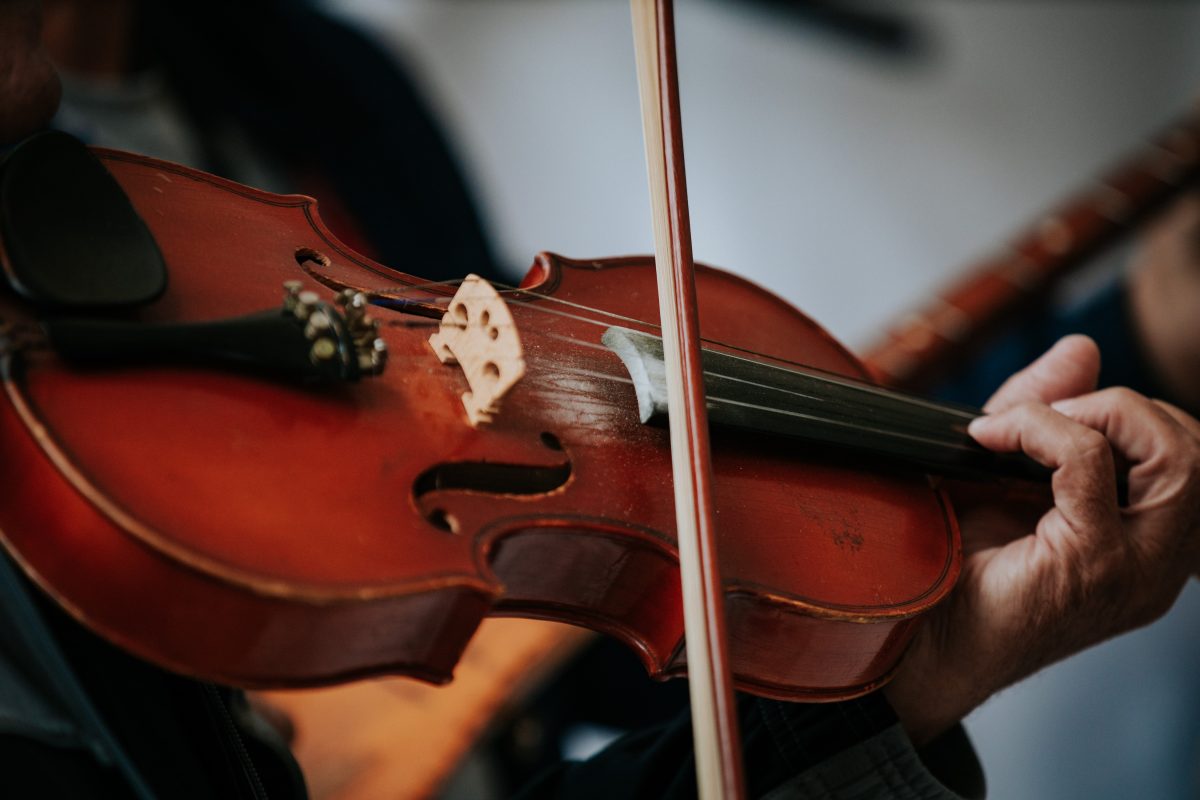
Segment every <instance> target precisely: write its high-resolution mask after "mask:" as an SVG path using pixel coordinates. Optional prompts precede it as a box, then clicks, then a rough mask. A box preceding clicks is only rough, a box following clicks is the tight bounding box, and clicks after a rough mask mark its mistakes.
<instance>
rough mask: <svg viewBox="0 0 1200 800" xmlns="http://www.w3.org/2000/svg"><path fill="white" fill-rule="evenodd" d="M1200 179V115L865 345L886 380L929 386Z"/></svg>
mask: <svg viewBox="0 0 1200 800" xmlns="http://www.w3.org/2000/svg"><path fill="white" fill-rule="evenodd" d="M1197 178H1200V114H1197V113H1196V112H1193V113H1190V114H1188V115H1187V116H1185V117H1183V118H1182V119H1180V120H1177V121H1176V122H1175V123H1174V124H1172V125H1171V126H1169V127H1168V128H1167V129H1165V130H1164V131H1163V132H1162V133H1160V134H1159V135H1158V136H1156V137H1154V138H1153V139H1151V140H1150V141H1149V142H1148V143H1147V144H1146V145H1144V146H1143V148H1142V149H1141V150H1139V152H1138V153H1136V154H1135V155H1134V156H1133V157H1132V158H1129V159H1128V160H1126V161H1124V162H1122V163H1120V164H1119V165H1117V166H1116V167H1114V168H1113V169H1111V170H1110V171H1109V172H1108V173H1106V174H1105V175H1104V176H1103V177H1102V178H1101V179H1100V180H1099V181H1098V182H1097V183H1096V184H1094V185H1093V187H1092V188H1089V189H1087V190H1085V191H1083V192H1080V193H1079V194H1076V195H1074V196H1073V197H1070V198H1068V199H1067V200H1066V201H1065V202H1063V203H1061V204H1060V205H1058V206H1057V207H1055V208H1053V209H1051V210H1050V211H1048V212H1047V213H1045V214H1043V215H1042V216H1041V217H1039V218H1038V220H1037V221H1036V222H1035V223H1034V224H1033V225H1032V226H1030V227H1029V228H1027V229H1026V230H1024V231H1022V232H1021V233H1019V234H1018V235H1017V236H1016V237H1014V238H1013V239H1012V240H1011V241H1010V242H1009V244H1008V245H1007V246H1005V247H1004V248H1002V249H1001V250H1000V251H999V252H998V253H997V254H996V255H994V256H992V257H990V258H988V259H985V260H984V261H982V262H980V263H978V264H976V265H975V266H974V267H973V268H972V269H970V270H969V271H968V273H967V275H966V277H964V278H962V279H961V280H958V281H956V282H955V283H953V284H952V285H951V286H950V287H949V288H948V289H946V291H944V292H942V293H941V294H940V295H938V297H937V298H935V299H934V301H933V302H932V303H929V304H928V305H927V306H925V307H924V308H921V309H918V310H916V311H915V312H912V313H909V314H906V315H905V316H904V318H903V321H902V322H900V323H899V324H897V325H896V326H895V327H893V328H892V329H891V330H889V331H888V332H887V333H886V334H884V336H883V337H882V338H881V339H880V340H879V341H878V342H877V343H876V344H874V345H873V346H871V347H869V348H867V350H866V351H865V352H866V355H865V356H864V357H863V361H864V363H865V364H866V366H867V368H868V369H869V370H870V371H871V372H872V374H874V375H875V376H876V378H877V379H878V380H879V382H881V383H885V384H887V385H889V386H895V387H898V388H904V389H909V390H917V389H923V388H928V387H929V386H931V385H933V383H934V382H935V381H936V380H937V379H938V378H940V377H942V376H944V375H946V374H948V373H949V372H950V371H952V370H953V369H954V368H955V367H956V366H957V365H959V364H961V363H963V362H964V361H965V360H966V359H967V358H968V357H970V356H971V355H972V354H973V352H974V351H975V350H976V349H977V348H978V347H979V346H980V345H981V344H983V343H984V342H986V340H987V337H988V336H989V335H990V334H991V333H993V332H994V331H995V330H996V329H997V328H998V327H1000V326H1002V325H1003V324H1004V323H1005V322H1007V321H1009V320H1011V319H1012V318H1013V317H1014V316H1016V315H1017V314H1019V313H1020V312H1021V311H1022V310H1025V309H1027V308H1028V307H1029V306H1030V305H1031V304H1032V303H1034V302H1036V301H1037V300H1038V298H1040V297H1042V296H1044V293H1045V292H1046V290H1047V289H1048V288H1049V287H1051V286H1052V285H1053V284H1055V283H1056V282H1057V281H1059V280H1061V279H1062V278H1063V277H1065V276H1066V275H1068V274H1070V272H1071V271H1072V270H1073V269H1075V268H1076V267H1078V266H1080V265H1082V264H1084V263H1086V262H1087V261H1088V259H1090V258H1092V257H1094V256H1095V255H1097V254H1099V253H1100V252H1101V251H1102V250H1104V249H1105V248H1107V247H1109V246H1111V245H1113V244H1115V243H1116V242H1118V241H1119V240H1120V239H1121V238H1123V236H1124V235H1125V234H1127V233H1129V232H1130V231H1132V230H1134V229H1135V228H1136V227H1137V226H1139V225H1140V224H1142V223H1143V222H1145V221H1146V220H1147V219H1148V218H1149V217H1150V216H1151V215H1152V214H1153V213H1154V212H1156V211H1157V210H1159V209H1161V208H1162V207H1163V206H1164V205H1165V204H1166V203H1167V202H1169V201H1170V200H1171V199H1172V198H1174V197H1175V196H1177V195H1178V194H1179V193H1180V192H1182V191H1183V190H1184V189H1186V188H1187V187H1189V186H1191V185H1193V184H1194V183H1195V182H1196V180H1197Z"/></svg>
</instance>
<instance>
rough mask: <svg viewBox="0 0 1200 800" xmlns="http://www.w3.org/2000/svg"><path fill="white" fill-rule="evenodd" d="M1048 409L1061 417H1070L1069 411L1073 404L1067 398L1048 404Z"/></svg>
mask: <svg viewBox="0 0 1200 800" xmlns="http://www.w3.org/2000/svg"><path fill="white" fill-rule="evenodd" d="M1050 407H1051V408H1053V409H1054V410H1055V411H1057V412H1058V413H1060V414H1062V415H1063V416H1067V417H1069V416H1071V409H1073V408H1074V407H1075V403H1074V402H1073V401H1072V399H1071V398H1067V399H1066V400H1055V401H1054V402H1053V403H1051V404H1050Z"/></svg>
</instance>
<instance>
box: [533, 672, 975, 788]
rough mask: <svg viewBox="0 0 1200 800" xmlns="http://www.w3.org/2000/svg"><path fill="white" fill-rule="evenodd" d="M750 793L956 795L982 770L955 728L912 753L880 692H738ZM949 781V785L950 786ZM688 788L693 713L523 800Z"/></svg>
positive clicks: (550, 778)
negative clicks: (804, 699)
mask: <svg viewBox="0 0 1200 800" xmlns="http://www.w3.org/2000/svg"><path fill="white" fill-rule="evenodd" d="M738 710H739V717H740V723H741V734H742V748H743V751H744V756H745V769H746V779H747V783H748V787H749V796H750V797H755V798H765V799H767V800H783V798H819V799H820V800H851V799H853V800H875V799H876V798H901V799H903V800H909V799H910V798H911V799H912V800H916V799H917V798H920V800H959V799H960V798H963V797H966V798H975V797H982V791H983V781H982V772H981V770H980V769H979V765H978V761H977V760H976V759H975V755H974V752H973V751H972V750H971V746H970V744H969V742H968V741H967V739H966V736H965V734H963V733H962V731H961V728H959V729H956V730H955V731H952V732H951V733H950V734H948V735H947V736H944V737H942V739H940V740H938V741H937V742H934V743H933V744H932V745H931V746H930V747H929V748H923V749H922V750H921V752H918V751H917V750H916V749H915V748H914V747H913V745H912V743H911V742H910V741H909V739H908V737H907V736H906V735H905V734H904V732H903V730H902V729H901V728H900V725H899V723H898V722H897V720H896V716H895V714H894V713H893V712H892V710H891V708H890V707H889V706H888V704H887V701H885V700H884V699H883V698H882V697H881V696H880V695H878V694H872V695H868V696H866V697H862V698H859V699H857V700H850V701H846V702H841V703H821V704H803V703H781V702H776V701H772V700H763V699H761V698H754V697H750V696H747V695H740V696H739V698H738ZM951 785H952V786H954V787H955V789H954V790H952V789H950V788H947V787H948V786H951ZM695 796H696V778H695V761H694V758H693V756H692V735H691V720H690V718H689V717H688V716H687V714H686V713H685V714H682V715H680V716H679V717H677V718H676V719H675V720H673V721H672V722H670V723H667V724H665V725H660V726H657V727H654V728H651V729H648V730H644V731H639V732H637V733H633V734H630V735H628V736H625V737H622V738H621V739H619V740H617V741H616V742H615V743H614V744H612V745H610V746H609V747H608V748H607V749H605V750H604V751H603V752H601V753H600V754H599V755H597V756H595V757H593V758H591V759H589V760H588V761H585V762H581V763H576V764H564V765H560V766H559V767H558V768H556V769H554V770H553V771H551V772H549V773H547V774H545V775H543V776H542V778H541V779H540V780H539V781H537V782H536V783H535V784H534V785H532V786H530V787H528V789H527V790H526V791H525V792H524V793H523V794H522V795H521V797H522V798H523V800H534V798H541V799H544V800H565V798H571V800H586V799H587V798H613V797H621V798H631V799H632V798H644V799H645V800H650V798H653V800H684V798H689V799H690V798H694V797H695Z"/></svg>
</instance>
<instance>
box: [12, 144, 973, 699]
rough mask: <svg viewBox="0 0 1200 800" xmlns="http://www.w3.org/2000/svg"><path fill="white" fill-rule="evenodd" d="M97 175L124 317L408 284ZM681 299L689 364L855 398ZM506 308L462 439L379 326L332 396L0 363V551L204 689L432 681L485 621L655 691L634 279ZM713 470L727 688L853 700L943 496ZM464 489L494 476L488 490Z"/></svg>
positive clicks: (659, 600)
mask: <svg viewBox="0 0 1200 800" xmlns="http://www.w3.org/2000/svg"><path fill="white" fill-rule="evenodd" d="M104 160H105V162H106V164H107V166H108V167H109V169H110V170H111V171H112V172H113V174H114V175H115V176H116V177H117V179H118V181H119V182H120V183H121V184H122V185H123V187H124V188H125V189H126V191H127V192H128V193H129V194H130V195H131V197H132V199H133V202H134V205H135V206H136V207H137V209H138V211H139V212H140V213H141V215H142V216H143V217H144V219H145V220H146V222H147V224H148V225H149V226H150V228H151V230H152V231H153V232H154V235H155V237H156V239H157V240H158V242H159V245H160V247H161V249H162V250H163V252H164V254H165V256H166V258H167V262H168V266H169V269H170V275H171V282H170V285H169V287H168V290H167V293H166V295H165V296H164V297H163V299H162V300H160V301H159V302H158V303H156V304H155V305H153V306H151V307H150V308H148V309H147V310H146V311H145V315H144V316H145V318H146V319H151V320H158V321H168V320H175V321H191V320H202V319H212V318H218V317H225V316H230V315H234V314H239V313H249V312H252V311H258V310H262V309H264V308H268V307H271V306H274V305H276V304H277V303H278V302H279V298H280V296H281V291H280V288H279V287H280V285H281V283H282V281H284V280H288V279H291V278H296V277H300V278H304V279H305V280H306V281H309V282H311V283H313V284H320V285H321V286H322V287H324V288H322V289H321V293H322V295H323V296H327V295H330V294H332V292H333V291H336V290H338V289H341V288H344V287H349V288H353V289H357V290H363V291H376V292H383V291H388V292H395V291H396V290H398V289H402V288H403V287H405V286H414V285H417V286H419V285H420V284H421V281H420V280H419V279H418V278H415V277H411V276H409V275H406V274H404V273H401V272H397V271H394V270H391V269H387V268H385V267H382V266H380V265H378V264H374V263H372V262H370V261H368V260H366V259H363V258H360V257H359V256H357V255H356V254H354V253H352V252H350V251H349V250H347V249H346V248H344V247H343V246H342V245H340V244H339V243H338V242H337V241H336V240H335V239H333V237H332V236H331V235H330V234H329V233H328V232H327V231H326V230H325V229H324V228H323V226H322V225H321V224H320V222H319V220H318V219H317V218H316V214H315V203H314V201H312V200H310V199H308V198H302V197H280V196H274V195H269V194H266V193H262V192H258V191H255V190H251V189H247V188H245V187H240V186H237V185H235V184H232V183H229V182H227V181H223V180H220V179H217V178H214V177H211V176H208V175H204V174H202V173H198V172H195V171H192V170H188V169H185V168H182V167H178V166H175V165H170V164H166V163H164V162H158V161H154V160H151V159H146V158H142V157H137V156H130V155H125V154H118V153H111V152H110V153H106V154H105V155H104ZM419 268H420V265H412V269H413V271H414V272H417V271H419ZM697 281H698V291H699V297H700V311H701V319H702V320H703V322H702V334H703V336H704V337H705V339H706V346H707V347H716V348H719V349H725V350H727V351H729V352H736V353H743V354H744V353H747V352H751V353H757V354H759V357H762V358H768V359H775V360H779V361H781V362H782V361H788V362H800V363H805V364H809V365H812V366H817V367H820V368H824V369H830V370H836V371H842V372H845V373H850V374H856V375H862V370H861V368H860V367H859V366H858V364H857V362H856V361H855V360H854V358H853V357H852V356H850V354H849V353H847V352H846V351H845V350H844V349H843V348H842V347H840V346H839V345H837V344H836V343H835V342H834V341H833V340H831V339H830V338H829V337H828V335H827V334H825V333H824V331H822V330H820V329H819V328H818V327H817V326H816V325H815V324H814V323H812V322H811V321H809V320H808V319H806V318H805V317H803V316H802V315H801V314H799V313H798V312H797V311H796V310H795V309H793V308H792V307H790V306H789V305H787V304H786V303H784V302H783V301H782V300H780V299H778V298H776V297H774V296H773V295H771V294H769V293H767V292H765V291H764V290H762V289H760V288H758V287H756V286H753V285H752V284H749V283H748V282H746V281H743V280H741V279H738V278H736V277H734V276H731V275H729V274H727V273H723V272H720V271H718V270H713V269H706V268H701V269H700V270H699V271H698V275H697ZM525 286H526V288H527V289H528V290H529V291H528V292H526V293H522V294H515V295H511V296H510V298H509V300H510V306H511V308H512V311H513V316H514V319H515V320H516V322H517V325H518V326H519V328H520V332H521V337H522V340H523V342H524V346H525V357H526V361H527V369H528V372H527V374H526V377H525V378H524V379H523V380H522V382H521V383H519V384H518V385H517V386H516V387H515V388H514V390H513V391H512V392H511V393H510V395H509V396H508V397H507V398H506V399H505V401H504V406H503V409H502V411H501V413H500V415H499V416H498V417H497V419H496V421H495V423H493V424H492V425H490V426H487V427H484V428H480V429H476V428H472V427H470V426H469V425H468V424H467V423H466V421H465V416H464V412H463V409H462V405H461V402H460V400H459V395H460V394H461V392H462V391H463V390H464V388H465V380H464V379H463V377H462V375H461V373H459V372H456V371H455V370H454V369H453V368H452V367H448V366H445V365H443V364H441V363H440V362H439V361H438V360H437V359H436V357H435V356H434V355H433V353H432V351H431V350H430V349H429V347H428V345H427V343H426V340H427V338H428V335H429V333H431V332H432V328H431V327H430V326H429V325H428V324H427V323H428V321H429V319H428V317H423V316H417V315H414V314H403V313H400V312H394V311H385V310H382V309H380V310H378V311H377V314H378V315H379V316H380V317H381V318H382V319H383V320H384V328H383V332H382V335H383V337H384V338H385V339H386V340H387V343H388V346H389V349H390V351H391V364H390V366H389V368H388V371H387V372H386V373H385V374H384V375H383V376H382V377H380V378H377V379H373V380H365V381H363V382H361V383H358V384H354V385H346V386H341V387H336V388H325V389H320V388H305V387H299V386H295V385H289V384H285V383H280V382H271V381H268V380H263V379H259V378H256V377H253V376H248V375H239V374H234V373H224V372H217V371H210V370H201V369H183V368H180V369H148V368H128V369H114V370H106V371H90V372H81V371H75V370H70V369H67V368H65V367H64V366H63V365H62V364H60V363H59V362H58V361H57V360H56V359H55V358H54V357H53V355H51V354H50V353H47V352H33V353H28V354H23V355H22V356H21V357H20V358H17V359H10V360H9V361H8V363H7V372H6V376H5V389H6V392H7V398H8V399H7V402H6V403H4V404H3V406H2V407H0V460H2V461H3V463H4V465H5V474H6V476H8V478H7V479H6V480H5V481H4V482H2V485H0V530H2V531H3V535H4V539H5V542H6V543H7V545H8V547H9V549H10V550H11V551H12V552H13V553H14V554H15V555H16V557H17V558H18V560H19V561H20V562H21V563H22V565H23V566H24V567H25V568H26V570H27V571H28V572H29V573H30V574H31V575H32V576H33V577H34V578H35V579H36V580H37V581H39V582H40V583H41V584H42V585H43V586H45V587H46V588H47V589H48V590H49V591H51V593H53V594H54V595H55V596H56V597H58V598H59V599H60V601H61V602H63V604H64V605H65V606H67V607H68V608H69V609H71V610H72V612H73V613H75V615H76V616H78V617H79V618H81V619H83V620H84V621H85V622H87V623H88V624H90V625H91V626H93V627H94V628H95V629H97V630H98V631H100V632H101V633H102V634H104V635H105V636H107V637H109V638H110V639H112V640H114V641H116V642H118V643H119V644H122V645H124V646H125V647H127V648H129V649H130V650H132V651H133V652H135V653H138V654H140V655H142V656H144V657H146V658H148V659H150V660H152V661H156V662H158V663H160V664H163V665H165V666H168V667H171V668H173V669H176V670H179V671H182V672H185V673H190V674H196V675H202V676H204V677H207V678H211V679H216V680H220V681H224V682H228V683H234V684H240V685H246V686H288V685H308V684H320V683H329V682H334V681H338V680H344V679H346V678H350V677H354V676H362V675H367V674H377V673H389V672H397V673H402V674H409V675H413V676H416V677H419V678H423V679H426V680H430V681H443V680H446V679H448V678H449V676H450V673H451V670H452V669H453V666H454V663H455V662H456V661H457V659H458V657H459V655H460V653H461V651H462V648H463V647H464V646H465V644H466V642H467V640H468V639H469V638H470V636H471V633H472V632H473V631H474V629H475V627H476V626H477V625H478V623H479V621H480V619H481V618H482V617H483V616H484V615H486V614H489V613H491V614H521V615H528V616H533V617H538V618H545V619H553V620H559V621H566V622H571V623H575V624H579V625H583V626H586V627H591V628H594V629H596V630H600V631H603V632H606V633H609V634H612V635H615V636H617V637H618V638H621V639H622V640H624V641H626V642H627V643H628V644H629V645H630V646H631V647H633V648H634V649H635V650H636V651H637V652H638V653H639V654H640V655H641V657H642V659H643V661H644V662H645V664H646V666H647V668H648V669H649V670H650V672H651V673H652V674H655V675H657V676H660V677H661V676H667V675H672V674H679V673H681V672H682V671H684V670H685V669H686V653H685V650H684V647H683V641H682V619H681V617H680V612H679V593H678V576H677V561H676V550H675V543H674V523H673V509H672V503H671V500H670V490H669V482H670V467H669V452H668V450H669V448H668V445H667V438H666V433H665V431H663V430H661V429H658V428H653V427H647V426H643V425H642V424H641V423H640V422H639V421H638V417H637V406H636V402H635V399H634V393H633V389H632V387H631V386H630V385H628V383H626V382H624V381H623V380H622V376H623V373H622V368H621V365H620V362H619V359H617V357H616V356H615V355H613V354H611V353H609V352H608V351H607V350H605V349H602V348H598V347H597V344H598V343H599V339H600V335H601V334H602V333H603V331H604V329H605V327H606V325H607V324H609V321H610V320H612V319H614V318H615V317H619V318H620V324H622V325H625V326H626V327H634V328H638V329H643V330H647V331H652V330H654V325H653V323H654V321H655V320H656V319H657V312H656V299H655V292H654V277H653V273H652V269H651V266H650V262H649V260H648V259H647V258H645V257H631V258H624V259H608V260H603V261H569V260H566V259H561V258H558V257H555V256H551V255H542V256H539V257H538V259H537V261H536V262H535V265H534V268H533V270H532V271H531V273H530V275H529V276H528V277H527V278H526V281H525ZM452 292H453V289H452V288H447V287H424V288H419V289H416V290H415V291H414V294H416V295H417V296H418V297H429V298H442V299H444V298H447V297H449V296H450V294H452ZM558 301H568V302H569V303H572V304H574V305H565V304H563V303H561V302H558ZM2 305H3V308H2V309H0V311H2V313H3V316H5V317H7V318H16V319H19V318H20V317H21V315H22V314H23V313H24V312H23V310H22V309H21V308H20V306H19V304H18V303H17V302H16V301H15V299H14V298H12V297H10V296H5V297H4V298H3V301H2ZM586 308H603V309H605V311H604V312H595V311H587V310H585V309H586ZM417 310H418V311H422V312H424V313H428V314H440V312H441V310H442V308H441V307H440V306H438V305H437V304H436V303H433V302H430V303H429V304H428V307H427V308H418V309H417ZM613 315H615V317H614V316H613ZM639 320H640V322H635V321H639ZM713 463H714V473H715V476H716V484H715V489H716V508H717V518H718V525H719V529H718V534H719V537H718V538H719V542H718V546H719V551H720V557H721V562H722V566H723V573H724V579H725V587H726V594H727V599H728V603H729V606H730V631H731V639H732V642H731V651H732V653H731V655H732V662H733V671H734V674H735V678H736V680H737V682H738V684H739V685H740V686H741V687H742V688H746V689H749V690H751V691H756V692H759V693H761V694H766V695H771V696H779V697H808V698H815V699H828V698H835V697H842V696H847V695H851V694H856V693H860V692H863V691H866V690H868V689H870V688H872V687H873V686H875V685H877V684H878V683H879V682H880V681H881V680H883V679H884V677H885V676H886V674H887V673H888V671H889V670H890V669H891V668H892V666H893V665H894V664H895V662H896V660H897V659H898V658H899V656H900V655H901V653H902V652H903V647H904V644H905V643H906V641H907V639H908V636H909V634H910V633H911V628H912V620H913V619H914V617H915V615H917V614H919V613H920V612H921V611H923V610H925V609H927V608H929V607H930V606H931V605H933V604H934V603H936V602H937V601H938V600H939V599H940V598H941V597H942V596H944V594H945V593H946V592H947V591H948V590H949V588H950V587H951V585H952V584H953V580H954V578H955V576H956V574H957V571H958V566H959V546H958V539H957V529H956V526H955V523H954V520H953V517H952V515H951V513H950V511H949V509H948V508H947V506H946V504H945V502H944V498H943V497H942V495H941V494H940V493H939V492H937V491H934V490H932V489H931V488H930V487H929V485H928V482H927V481H926V479H925V478H923V477H921V476H899V475H893V474H889V473H888V472H886V471H882V470H874V469H872V468H871V465H861V464H855V465H840V464H838V463H835V462H834V461H832V460H828V459H824V458H820V457H819V456H818V454H812V453H808V454H804V455H803V456H797V455H796V454H794V453H792V452H790V451H789V449H788V448H787V447H786V446H782V445H780V444H779V443H777V442H773V441H770V440H765V439H753V438H749V437H744V436H739V437H722V436H719V435H718V436H714V460H713ZM479 464H487V465H493V466H494V465H497V464H500V465H508V466H510V467H512V468H513V469H512V470H510V471H509V472H510V474H512V475H517V476H519V477H518V478H512V479H510V480H508V482H506V483H503V485H499V484H495V483H494V481H493V479H492V478H488V479H480V478H479V477H478V474H477V472H474V471H472V469H471V468H470V467H471V466H472V465H479ZM463 465H467V469H466V470H465V472H464V469H463ZM456 470H457V471H456ZM464 475H466V476H467V479H466V483H465V485H464V484H463V483H462V480H461V479H463V476H464ZM430 476H434V478H438V477H439V476H440V477H441V478H443V479H444V480H443V481H442V483H441V484H440V485H441V486H442V487H443V488H438V486H439V483H438V480H436V479H431V477H430ZM456 476H457V477H456ZM472 476H474V477H472ZM546 476H559V479H557V480H558V483H557V485H553V486H547V485H545V480H546ZM456 481H458V483H457V484H456ZM448 485H450V486H452V487H453V486H458V488H445V487H446V486H448ZM535 485H536V488H527V489H525V490H524V491H522V487H535Z"/></svg>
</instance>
